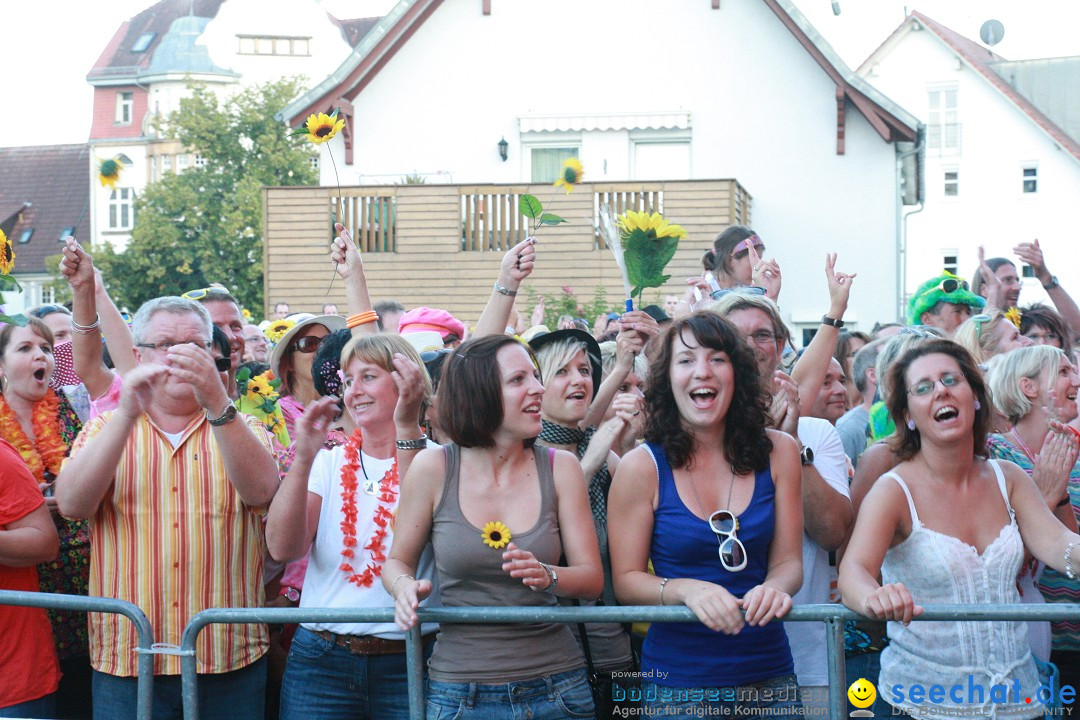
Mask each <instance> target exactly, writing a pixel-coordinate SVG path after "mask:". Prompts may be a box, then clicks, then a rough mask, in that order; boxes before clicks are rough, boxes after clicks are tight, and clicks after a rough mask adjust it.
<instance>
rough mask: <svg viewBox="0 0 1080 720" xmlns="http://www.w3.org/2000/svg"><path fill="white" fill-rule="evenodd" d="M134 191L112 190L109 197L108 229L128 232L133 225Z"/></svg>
mask: <svg viewBox="0 0 1080 720" xmlns="http://www.w3.org/2000/svg"><path fill="white" fill-rule="evenodd" d="M134 200H135V191H134V190H132V189H131V188H113V191H112V193H111V194H110V195H109V229H110V230H130V229H131V226H132V225H134V224H135V205H134Z"/></svg>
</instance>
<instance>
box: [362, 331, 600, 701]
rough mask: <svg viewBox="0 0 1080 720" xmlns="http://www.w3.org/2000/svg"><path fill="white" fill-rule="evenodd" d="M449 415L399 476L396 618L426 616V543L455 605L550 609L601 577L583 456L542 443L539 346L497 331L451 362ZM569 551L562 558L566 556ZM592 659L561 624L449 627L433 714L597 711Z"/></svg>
mask: <svg viewBox="0 0 1080 720" xmlns="http://www.w3.org/2000/svg"><path fill="white" fill-rule="evenodd" d="M439 392H440V394H441V395H442V403H441V404H440V409H439V415H440V425H441V426H442V428H443V431H444V432H446V434H447V435H448V436H449V437H450V438H451V440H453V441H454V444H451V445H447V446H446V447H445V448H443V449H437V450H427V451H423V452H421V453H420V454H419V455H418V456H417V458H416V460H414V461H413V464H412V466H411V467H410V468H409V472H408V474H407V476H406V477H405V480H404V482H403V483H402V489H401V493H402V502H401V508H400V510H399V512H398V516H397V529H396V533H395V537H394V545H393V547H392V548H391V550H390V557H389V560H388V561H387V563H386V569H385V572H383V575H382V583H383V587H385V588H386V591H387V592H389V593H391V594H392V595H394V601H395V619H396V622H397V624H398V627H400V628H402V629H408V628H411V627H413V626H415V625H416V623H417V619H418V618H417V614H416V609H417V605H418V602H419V601H420V600H422V599H423V598H425V597H427V595H428V593H430V592H431V589H432V585H431V581H430V580H426V579H423V578H422V577H420V576H418V575H417V573H415V569H416V567H417V562H418V561H419V560H420V558H421V553H422V551H423V550H424V549H425V547H427V546H428V544H429V543H430V546H431V548H432V549H433V550H434V556H435V563H436V565H437V567H438V573H439V589H440V591H441V593H442V602H443V605H444V606H446V607H465V606H477V605H510V606H533V607H553V606H554V605H555V604H556V602H557V600H558V598H595V597H597V596H598V595H599V594H600V592H601V590H602V588H603V573H602V571H601V568H600V558H599V553H598V550H597V542H596V535H595V533H594V532H593V524H592V523H591V522H590V517H589V502H588V499H587V498H586V492H585V480H584V477H583V476H582V472H581V467H580V466H579V464H578V462H577V459H576V458H575V457H574V456H573V455H571V454H570V453H567V452H561V451H558V450H554V449H550V448H544V447H542V446H540V445H537V444H534V441H535V439H536V436H537V435H539V434H540V406H541V402H542V397H543V395H544V394H545V392H546V390H545V388H544V386H543V385H541V384H540V373H539V372H538V371H537V369H536V365H535V359H534V358H533V357H532V353H531V352H530V350H529V349H528V348H527V347H526V346H525V345H523V344H522V343H520V342H519V341H518V340H517V339H516V338H513V337H510V336H507V335H489V336H486V337H482V338H475V339H472V340H469V341H467V342H465V343H463V344H462V345H461V346H460V347H458V348H457V349H456V350H455V351H454V353H453V354H452V355H451V356H450V358H449V359H448V360H447V361H446V365H445V367H444V368H443V373H442V384H441V387H440V389H439ZM562 558H565V560H563V559H562ZM583 666H584V662H583V660H582V656H581V653H580V651H579V650H578V648H577V647H576V645H575V644H574V639H573V636H572V635H571V634H570V630H569V629H568V628H567V626H566V625H565V624H563V623H527V624H516V625H491V624H480V625H462V624H457V623H455V624H449V625H444V626H443V627H442V628H441V630H440V634H439V642H438V644H437V645H436V647H435V652H434V653H433V654H432V656H431V661H430V662H429V664H428V672H429V681H428V688H427V698H428V705H427V716H428V717H429V718H438V717H456V718H462V719H468V718H502V717H507V718H508V717H517V718H534V720H547V719H551V720H554V719H555V718H567V717H574V718H590V717H593V713H594V710H593V700H592V697H591V694H590V691H589V684H588V680H587V677H586V674H585V669H584V667H583Z"/></svg>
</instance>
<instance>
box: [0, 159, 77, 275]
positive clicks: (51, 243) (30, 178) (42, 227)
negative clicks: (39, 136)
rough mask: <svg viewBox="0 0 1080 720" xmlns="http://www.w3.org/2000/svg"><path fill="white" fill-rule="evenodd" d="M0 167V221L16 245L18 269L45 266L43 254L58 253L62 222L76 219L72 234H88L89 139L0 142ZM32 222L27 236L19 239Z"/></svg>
mask: <svg viewBox="0 0 1080 720" xmlns="http://www.w3.org/2000/svg"><path fill="white" fill-rule="evenodd" d="M0 167H2V168H4V172H2V173H0V222H4V232H6V233H7V235H8V237H9V238H10V239H11V242H12V243H13V244H14V246H15V273H16V274H19V273H41V272H45V258H47V257H48V256H50V255H58V254H59V253H60V250H61V247H62V246H61V245H60V232H61V231H62V230H64V229H65V228H68V227H71V226H73V225H76V223H77V226H76V229H75V236H76V237H81V238H85V239H89V237H90V210H89V206H88V205H87V201H88V200H89V198H90V146H89V145H85V144H83V145H38V146H32V147H7V148H0ZM26 203H30V205H29V207H25V204H26ZM20 211H21V212H20ZM13 216H16V217H13ZM9 220H14V222H13V223H10V225H11V227H10V228H9V227H8V225H9V223H8V222H7V221H9ZM31 228H33V230H34V234H33V236H32V237H31V238H30V242H28V243H26V244H20V243H19V238H20V237H21V236H22V234H23V231H24V230H28V229H31Z"/></svg>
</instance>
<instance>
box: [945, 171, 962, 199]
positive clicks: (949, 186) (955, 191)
mask: <svg viewBox="0 0 1080 720" xmlns="http://www.w3.org/2000/svg"><path fill="white" fill-rule="evenodd" d="M959 194H960V171H959V170H946V171H945V197H956V196H957V195H959Z"/></svg>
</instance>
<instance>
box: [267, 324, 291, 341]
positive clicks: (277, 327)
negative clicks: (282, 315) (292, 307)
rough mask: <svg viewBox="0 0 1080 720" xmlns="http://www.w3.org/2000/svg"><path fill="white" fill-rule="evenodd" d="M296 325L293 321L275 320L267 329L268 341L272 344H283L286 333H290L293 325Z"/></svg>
mask: <svg viewBox="0 0 1080 720" xmlns="http://www.w3.org/2000/svg"><path fill="white" fill-rule="evenodd" d="M295 324H296V323H295V322H294V321H292V320H275V321H274V322H272V323H270V325H269V327H267V328H266V332H265V333H263V334H264V335H266V339H267V340H269V341H270V342H272V343H278V342H281V338H283V337H285V333H287V332H289V330H290V329H291V328H292V326H293V325H295Z"/></svg>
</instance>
